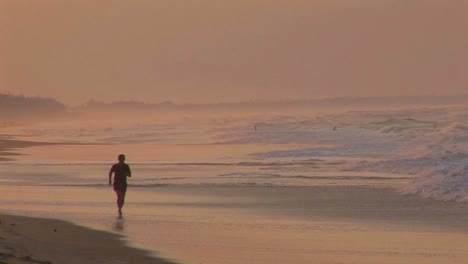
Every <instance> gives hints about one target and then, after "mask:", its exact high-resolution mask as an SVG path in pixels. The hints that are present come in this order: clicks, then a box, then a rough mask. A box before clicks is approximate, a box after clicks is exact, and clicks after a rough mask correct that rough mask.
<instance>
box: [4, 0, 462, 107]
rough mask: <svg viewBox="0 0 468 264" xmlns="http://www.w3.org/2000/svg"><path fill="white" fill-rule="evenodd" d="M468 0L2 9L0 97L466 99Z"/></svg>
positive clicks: (89, 0)
mask: <svg viewBox="0 0 468 264" xmlns="http://www.w3.org/2000/svg"><path fill="white" fill-rule="evenodd" d="M467 14H468V1H466V0H437V1H435V0H224V1H223V0H114V1H105V0H99V1H96V0H67V1H64V0H0V92H5V91H9V92H12V93H23V94H26V95H41V96H51V97H55V98H57V99H59V100H62V101H64V102H67V103H80V102H84V101H86V100H88V99H89V98H96V99H100V100H116V99H117V100H118V99H136V100H144V101H154V102H159V101H163V100H167V99H171V100H174V101H177V102H218V101H239V100H251V99H268V100H276V99H281V98H289V99H294V98H311V99H312V98H323V97H336V96H379V95H419V94H425V95H442V94H454V93H466V92H468V87H467V83H468V66H467V65H468V33H467V28H468V15H467Z"/></svg>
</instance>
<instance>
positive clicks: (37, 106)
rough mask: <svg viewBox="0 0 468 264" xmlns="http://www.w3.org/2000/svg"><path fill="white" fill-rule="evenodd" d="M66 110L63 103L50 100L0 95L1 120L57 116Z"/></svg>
mask: <svg viewBox="0 0 468 264" xmlns="http://www.w3.org/2000/svg"><path fill="white" fill-rule="evenodd" d="M66 110H67V107H66V106H65V105H64V104H63V103H61V102H59V101H57V100H55V99H52V98H44V97H27V96H23V95H11V94H5V93H0V117H1V118H2V119H3V120H5V119H9V120H11V119H16V118H28V117H31V118H34V117H38V116H42V117H46V116H57V115H60V114H63V113H65V112H66Z"/></svg>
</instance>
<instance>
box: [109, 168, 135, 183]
mask: <svg viewBox="0 0 468 264" xmlns="http://www.w3.org/2000/svg"><path fill="white" fill-rule="evenodd" d="M112 172H114V184H116V183H117V184H120V183H127V176H130V175H131V172H130V166H128V164H126V163H116V164H114V165H113V166H112V168H111V173H112Z"/></svg>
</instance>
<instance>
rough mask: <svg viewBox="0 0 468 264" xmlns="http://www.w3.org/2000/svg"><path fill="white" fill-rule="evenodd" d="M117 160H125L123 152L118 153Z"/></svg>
mask: <svg viewBox="0 0 468 264" xmlns="http://www.w3.org/2000/svg"><path fill="white" fill-rule="evenodd" d="M118 159H119V161H120V162H124V161H125V155H124V154H120V155H119V157H118Z"/></svg>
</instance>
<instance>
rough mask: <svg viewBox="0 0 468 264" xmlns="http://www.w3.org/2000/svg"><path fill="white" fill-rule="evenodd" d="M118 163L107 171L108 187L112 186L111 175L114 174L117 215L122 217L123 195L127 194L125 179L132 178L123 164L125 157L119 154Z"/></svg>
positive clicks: (128, 169)
mask: <svg viewBox="0 0 468 264" xmlns="http://www.w3.org/2000/svg"><path fill="white" fill-rule="evenodd" d="M118 159H119V163H116V164H114V165H112V168H111V169H110V171H109V185H112V173H114V191H115V193H116V194H117V207H118V208H119V215H122V207H123V205H124V203H125V193H126V192H127V177H132V172H131V171H130V166H128V164H126V163H125V155H124V154H120V155H119V157H118Z"/></svg>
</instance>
